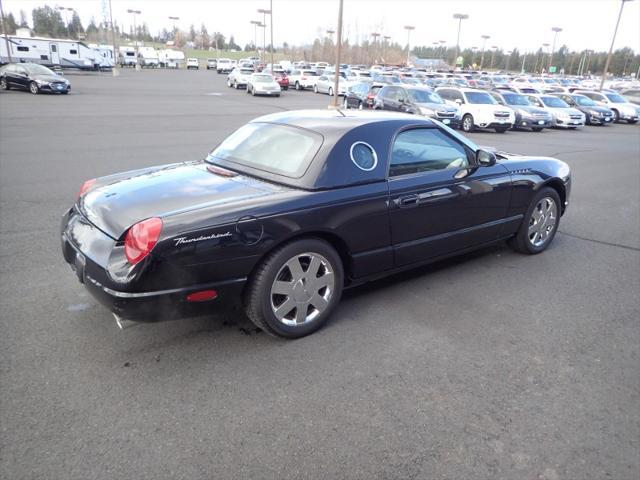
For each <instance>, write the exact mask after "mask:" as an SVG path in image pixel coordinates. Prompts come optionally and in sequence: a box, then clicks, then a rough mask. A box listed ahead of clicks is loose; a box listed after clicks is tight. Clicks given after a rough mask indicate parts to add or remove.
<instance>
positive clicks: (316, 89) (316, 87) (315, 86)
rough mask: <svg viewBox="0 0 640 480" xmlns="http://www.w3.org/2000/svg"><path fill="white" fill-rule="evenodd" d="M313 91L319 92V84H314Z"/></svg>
mask: <svg viewBox="0 0 640 480" xmlns="http://www.w3.org/2000/svg"><path fill="white" fill-rule="evenodd" d="M313 92H314V93H318V86H317V85H314V86H313Z"/></svg>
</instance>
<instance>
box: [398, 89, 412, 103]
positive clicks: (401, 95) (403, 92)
mask: <svg viewBox="0 0 640 480" xmlns="http://www.w3.org/2000/svg"><path fill="white" fill-rule="evenodd" d="M397 90H398V94H397V100H398V101H399V102H406V101H408V100H409V96H408V95H407V92H406V90H405V89H404V88H398V89H397Z"/></svg>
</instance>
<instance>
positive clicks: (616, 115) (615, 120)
mask: <svg viewBox="0 0 640 480" xmlns="http://www.w3.org/2000/svg"><path fill="white" fill-rule="evenodd" d="M611 111H612V112H613V123H618V122H619V121H620V112H618V110H616V109H613V108H612V109H611Z"/></svg>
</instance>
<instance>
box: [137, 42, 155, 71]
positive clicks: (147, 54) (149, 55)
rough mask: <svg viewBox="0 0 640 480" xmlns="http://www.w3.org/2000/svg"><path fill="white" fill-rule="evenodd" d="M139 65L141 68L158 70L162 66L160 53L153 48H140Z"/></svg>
mask: <svg viewBox="0 0 640 480" xmlns="http://www.w3.org/2000/svg"><path fill="white" fill-rule="evenodd" d="M138 63H139V64H140V66H141V67H152V68H157V67H158V66H159V64H160V59H159V57H158V51H157V50H156V49H155V48H153V47H139V48H138Z"/></svg>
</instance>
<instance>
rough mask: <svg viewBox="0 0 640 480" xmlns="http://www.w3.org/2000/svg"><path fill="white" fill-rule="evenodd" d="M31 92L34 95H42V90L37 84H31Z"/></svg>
mask: <svg viewBox="0 0 640 480" xmlns="http://www.w3.org/2000/svg"><path fill="white" fill-rule="evenodd" d="M29 91H30V92H31V93H33V94H34V95H37V94H38V93H40V89H39V88H38V84H37V83H36V82H31V83H29Z"/></svg>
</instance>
